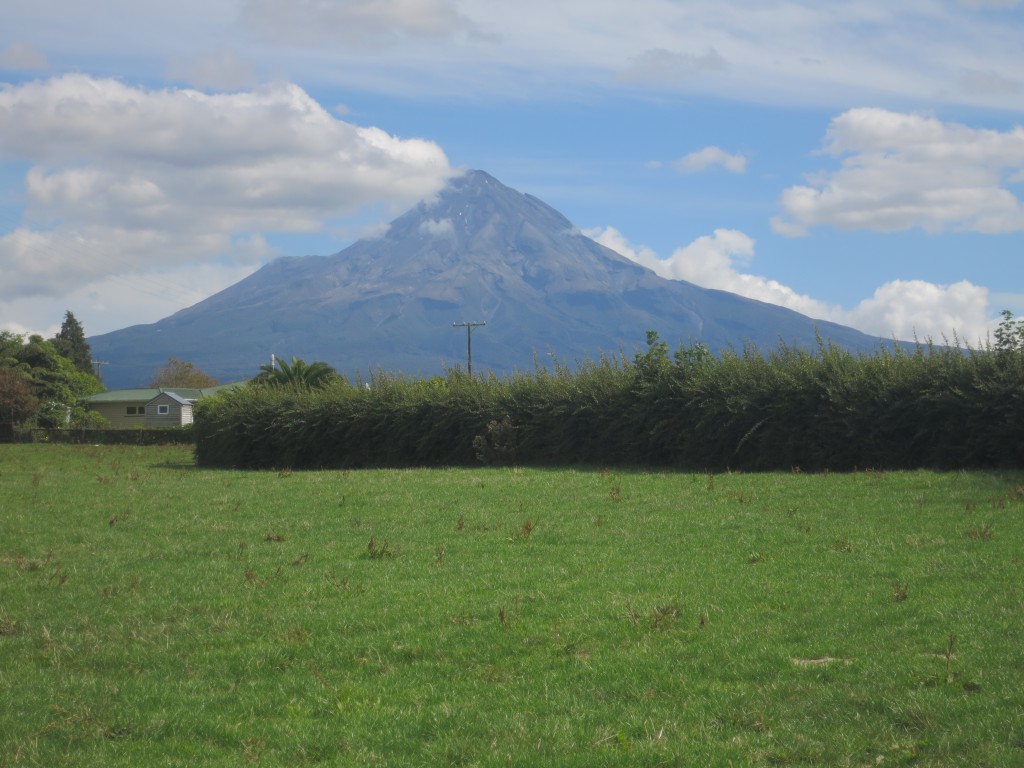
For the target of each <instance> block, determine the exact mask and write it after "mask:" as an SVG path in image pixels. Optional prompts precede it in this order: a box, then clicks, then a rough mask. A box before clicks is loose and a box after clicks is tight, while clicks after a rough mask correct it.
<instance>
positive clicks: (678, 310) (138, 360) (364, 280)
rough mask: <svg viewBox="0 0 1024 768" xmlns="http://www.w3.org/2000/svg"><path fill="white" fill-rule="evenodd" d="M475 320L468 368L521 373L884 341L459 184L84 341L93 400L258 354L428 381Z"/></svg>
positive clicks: (249, 367) (536, 205)
mask: <svg viewBox="0 0 1024 768" xmlns="http://www.w3.org/2000/svg"><path fill="white" fill-rule="evenodd" d="M463 321H472V322H485V323H487V326H486V328H482V329H480V330H479V331H478V332H477V333H476V334H474V342H475V343H474V349H473V358H474V367H475V368H477V370H487V369H490V370H493V371H494V372H495V373H499V374H501V373H509V372H511V371H513V370H532V369H533V367H534V364H535V360H537V359H540V360H541V362H545V361H547V360H548V357H547V356H548V354H549V353H550V355H551V356H553V357H554V358H557V359H558V360H559V361H561V362H563V363H567V364H573V363H576V362H580V361H582V360H584V359H587V358H590V359H596V358H597V357H598V356H599V355H601V354H617V353H619V352H623V353H626V354H630V355H631V354H632V353H633V352H634V351H635V350H637V349H640V348H642V347H643V345H644V343H645V339H646V332H647V331H648V330H654V331H657V332H658V333H659V334H660V336H661V337H662V338H663V339H665V340H666V341H669V342H670V343H671V344H673V345H675V344H677V343H682V344H690V343H694V342H698V341H699V342H702V343H704V344H706V345H707V346H708V347H709V348H711V349H712V350H713V351H719V350H721V349H722V348H725V347H729V346H731V347H735V348H740V347H742V346H744V345H746V344H748V343H753V344H755V345H757V346H758V347H759V348H774V347H775V346H777V344H778V343H779V342H780V341H781V342H784V343H786V344H792V345H797V346H813V345H815V344H816V343H817V338H818V336H819V335H820V336H821V337H822V338H824V339H826V340H827V341H831V342H832V343H836V344H839V345H841V346H844V347H849V348H856V349H863V350H868V349H873V348H876V347H877V346H878V345H879V344H881V343H885V340H882V339H879V338H876V337H872V336H868V335H866V334H863V333H860V332H859V331H856V330H854V329H852V328H846V327H844V326H840V325H837V324H835V323H830V322H826V321H821V320H812V319H811V318H808V317H805V316H803V315H800V314H798V313H796V312H793V311H792V310H789V309H785V308H783V307H779V306H776V305H771V304H765V303H763V302H758V301H756V300H754V299H748V298H745V297H741V296H738V295H736V294H731V293H727V292H724V291H716V290H713V289H706V288H701V287H699V286H696V285H693V284H692V283H687V282H685V281H678V280H667V279H665V278H662V277H659V276H658V275H656V274H655V273H654V272H652V271H651V270H649V269H647V268H646V267H643V266H641V265H639V264H636V263H635V262H633V261H630V260H629V259H627V258H626V257H624V256H622V255H621V254H618V253H616V252H615V251H613V250H611V249H609V248H606V247H605V246H603V245H600V244H599V243H597V242H595V241H594V240H592V239H591V238H589V237H587V236H585V235H584V234H583V233H582V232H580V230H579V229H578V228H577V227H576V226H574V225H573V224H572V222H570V221H569V220H568V219H567V218H566V217H565V216H563V215H562V214H561V213H559V212H558V211H557V210H555V209H554V208H552V207H551V206H549V205H547V204H546V203H544V202H543V201H541V200H539V199H538V198H536V197H533V196H532V195H527V194H523V193H521V192H518V191H516V190H513V189H511V188H509V187H506V186H505V185H503V184H501V182H499V181H498V180H497V179H495V178H494V177H492V176H490V175H489V174H487V173H486V172H484V171H468V172H467V173H466V174H464V175H463V176H460V177H458V178H456V179H454V180H452V182H451V183H450V184H449V185H448V187H446V188H445V189H444V190H442V191H441V192H440V193H439V194H438V195H437V196H436V197H435V198H433V199H432V200H427V201H423V202H421V203H420V204H418V205H417V206H415V207H414V208H412V209H410V210H409V211H407V212H406V213H404V214H402V215H401V216H399V217H398V218H396V219H395V220H394V221H392V222H391V224H390V226H389V227H388V229H387V231H386V232H384V233H383V234H382V235H380V236H378V237H373V238H364V239H362V240H359V241H357V242H356V243H353V244H352V245H350V246H349V247H347V248H345V249H344V250H342V251H340V252H338V253H335V254H333V255H330V256H301V257H296V256H286V257H282V258H279V259H276V260H274V261H272V262H270V263H268V264H267V265H265V266H263V267H262V268H261V269H259V270H257V271H256V272H255V273H253V274H252V275H250V276H249V277H247V278H245V279H243V280H241V281H239V282H238V283H235V284H234V285H232V286H229V287H228V288H225V289H224V290H222V291H220V292H218V293H216V294H214V295H212V296H210V297H208V298H206V299H204V300H202V301H200V302H198V303H197V304H195V305H193V306H191V307H188V308H186V309H183V310H180V311H179V312H176V313H174V314H173V315H170V316H169V317H167V318H164V319H163V320H160V321H158V322H156V323H153V324H150V325H142V326H132V327H129V328H125V329H122V330H119V331H113V332H111V333H108V334H103V335H101V336H95V337H92V338H91V339H90V340H89V341H90V344H91V345H92V348H93V351H94V354H96V355H98V356H100V357H102V359H104V360H108V361H110V365H109V366H107V368H106V369H105V370H104V378H105V379H106V380H107V383H108V386H133V385H137V384H139V383H142V382H143V381H144V380H146V377H147V376H150V375H151V373H152V370H153V369H154V368H155V367H157V366H158V365H160V364H162V363H163V362H165V361H166V359H167V358H168V357H170V356H174V357H178V358H181V359H187V360H190V361H192V362H194V363H195V364H196V365H197V366H199V367H200V368H202V369H203V370H204V371H206V372H207V373H209V374H210V375H212V376H215V377H217V378H219V379H221V380H222V381H230V380H238V379H242V378H248V377H250V376H253V375H255V373H256V372H257V371H258V369H259V366H260V365H261V364H262V363H265V362H267V361H269V359H270V356H271V354H272V353H273V354H276V355H277V356H279V357H290V356H295V357H299V358H304V359H306V360H307V361H312V360H323V361H325V362H328V363H330V364H331V365H333V366H334V367H336V368H337V369H338V370H339V371H340V372H342V373H345V374H347V375H350V376H360V375H361V376H364V377H365V376H367V375H368V374H369V373H371V372H372V371H375V370H378V369H380V370H385V371H389V372H401V373H405V374H407V375H435V374H441V373H443V372H444V370H445V369H446V368H449V367H453V366H458V365H462V364H464V362H465V334H462V335H461V336H460V335H459V334H458V333H456V332H454V331H453V329H452V323H454V322H463Z"/></svg>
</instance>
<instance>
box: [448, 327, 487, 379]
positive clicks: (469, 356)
mask: <svg viewBox="0 0 1024 768" xmlns="http://www.w3.org/2000/svg"><path fill="white" fill-rule="evenodd" d="M481 325H487V323H452V328H465V329H466V367H467V368H468V369H469V375H470V376H472V375H473V329H474V328H479V327H480V326H481Z"/></svg>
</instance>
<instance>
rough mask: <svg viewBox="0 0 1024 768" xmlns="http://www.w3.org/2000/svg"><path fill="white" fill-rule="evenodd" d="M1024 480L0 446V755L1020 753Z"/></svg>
mask: <svg viewBox="0 0 1024 768" xmlns="http://www.w3.org/2000/svg"><path fill="white" fill-rule="evenodd" d="M1022 513H1024V473H1022V472H1019V471H1016V472H1009V471H1007V472H996V471H992V472H945V473H940V472H925V471H916V472H877V471H861V472H853V473H846V474H839V473H824V474H800V473H794V472H786V473H766V474H741V473H718V474H701V473H691V474H684V473H670V472H645V471H623V470H620V469H616V470H601V469H600V468H594V469H592V470H582V469H577V470H567V469H558V470H544V469H535V468H534V469H520V468H479V469H465V468H463V469H430V470H359V471H308V472H287V471H285V472H277V471H267V472H253V471H228V470H206V469H198V468H196V466H195V464H194V461H193V457H192V454H191V451H190V450H189V449H187V448H183V447H124V446H120V447H106V446H72V445H4V446H0V766H2V768H13V767H14V766H34V765H45V766H61V765H74V766H138V765H149V766H195V765H204V766H218V765H223V766H237V765H262V766H277V765H289V766H302V765H353V766H373V765H381V766H384V765H387V766H449V765H452V766H456V765H461V766H510V765H511V766H581V767H582V766H588V767H589V766H659V765H695V766H696V765H699V766H729V765H732V766H747V765H754V766H759V765H765V766H767V765H801V766H877V765H884V766H898V765H915V766H980V765H990V766H1009V765H1022V764H1024V592H1022V589H1024V580H1022V578H1021V573H1022V570H1024V514H1022Z"/></svg>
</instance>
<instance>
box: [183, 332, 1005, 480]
mask: <svg viewBox="0 0 1024 768" xmlns="http://www.w3.org/2000/svg"><path fill="white" fill-rule="evenodd" d="M1002 330H1003V331H1004V333H1003V334H998V335H997V343H996V344H995V345H989V346H987V347H986V348H985V349H982V350H972V349H966V350H965V349H961V348H958V347H957V346H952V347H950V346H942V347H938V346H933V345H930V344H918V345H915V346H914V347H912V348H910V349H906V348H903V347H900V346H899V345H894V346H892V347H882V348H880V349H878V350H877V351H876V352H875V353H873V354H854V353H851V352H849V351H846V350H843V349H839V348H837V347H833V346H831V345H828V344H825V343H821V344H820V345H819V348H818V349H817V350H810V351H808V350H801V349H793V348H789V347H786V346H780V347H779V348H778V349H776V350H774V351H772V352H770V353H767V354H766V353H763V352H761V351H759V350H756V349H753V348H748V349H746V350H742V351H734V352H726V353H724V354H721V355H717V356H716V355H712V354H710V353H709V352H708V351H707V350H706V349H705V348H704V347H702V346H700V345H697V346H691V347H688V348H680V349H679V350H678V351H677V352H675V353H674V354H670V351H669V348H668V346H667V344H665V343H664V342H663V341H661V340H659V339H658V337H657V334H654V333H651V334H649V335H648V347H647V350H646V352H644V353H642V354H637V355H636V356H635V358H633V359H632V360H630V359H627V358H625V357H620V358H615V359H609V358H603V359H601V360H599V361H597V362H589V363H585V364H583V365H581V366H579V367H578V368H577V369H575V370H572V371H570V370H568V369H567V368H564V367H561V366H556V368H555V370H553V371H551V370H547V369H545V368H538V369H537V370H536V371H534V372H533V373H528V374H527V373H523V374H516V375H511V376H507V377H502V378H498V377H495V376H490V377H486V378H480V377H476V378H473V377H470V376H469V375H467V374H466V373H465V372H464V371H461V370H456V371H452V372H450V373H449V374H448V375H447V376H445V377H436V378H429V379H410V378H405V377H401V376H393V375H387V374H383V373H382V374H379V375H376V376H374V377H372V378H371V380H370V381H367V382H365V383H363V382H357V383H355V384H353V383H351V382H349V381H347V380H345V379H338V380H336V381H335V382H334V383H331V384H329V385H327V386H324V387H322V388H315V389H310V388H301V387H277V388H271V387H260V386H250V387H247V388H243V389H240V390H236V391H233V392H228V393H226V394H224V395H221V396H218V397H216V398H211V399H209V400H204V401H201V402H200V403H199V404H198V406H197V414H196V423H195V427H194V433H195V437H196V454H197V459H198V462H199V464H200V465H202V466H208V467H247V468H271V467H273V468H342V467H353V468H355V467H394V466H424V467H426V466H454V465H472V464H480V463H483V464H495V465H511V464H522V465H534V466H536V465H560V466H565V465H590V466H643V467H662V468H676V469H685V470H723V469H727V468H731V469H736V470H778V469H783V470H793V469H797V468H799V469H801V470H805V471H819V470H824V469H832V470H841V471H843V470H853V469H856V468H860V469H867V468H877V469H895V468H919V467H932V468H940V469H949V468H969V467H972V468H973V467H1021V466H1024V325H1022V324H1021V323H1020V322H1019V321H1017V322H1016V323H1014V322H1013V321H1012V320H1011V318H1010V315H1009V313H1007V317H1006V322H1005V323H1004V326H1003V328H1002ZM1007 330H1008V331H1009V332H1010V333H1009V335H1007V334H1006V333H1005V331H1007Z"/></svg>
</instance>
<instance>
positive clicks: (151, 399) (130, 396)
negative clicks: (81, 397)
mask: <svg viewBox="0 0 1024 768" xmlns="http://www.w3.org/2000/svg"><path fill="white" fill-rule="evenodd" d="M238 386H241V384H237V383H236V384H222V385H221V386H219V387H206V388H203V389H196V388H193V387H151V388H148V389H114V390H111V391H109V392H100V393H99V394H98V395H91V396H90V397H87V398H86V399H85V402H86V405H87V406H88V407H89V409H90V410H93V411H96V412H97V413H99V414H101V415H102V416H103V417H104V418H106V420H107V421H108V422H110V426H111V427H112V428H115V429H118V428H128V429H131V428H132V427H183V426H185V425H186V424H191V423H192V417H193V413H192V412H193V406H194V405H195V404H196V401H198V400H202V399H203V398H204V397H211V396H212V395H215V394H217V393H218V392H222V391H224V390H225V389H231V388H234V387H238Z"/></svg>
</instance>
